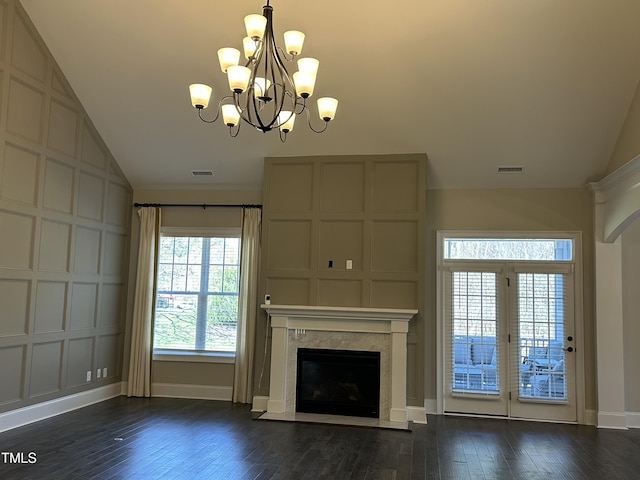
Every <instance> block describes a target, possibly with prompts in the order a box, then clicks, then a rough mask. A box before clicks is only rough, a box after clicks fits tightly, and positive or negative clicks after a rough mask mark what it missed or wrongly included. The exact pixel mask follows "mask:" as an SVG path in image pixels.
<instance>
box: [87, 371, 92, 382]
mask: <svg viewBox="0 0 640 480" xmlns="http://www.w3.org/2000/svg"><path fill="white" fill-rule="evenodd" d="M90 381H91V370H87V382H90Z"/></svg>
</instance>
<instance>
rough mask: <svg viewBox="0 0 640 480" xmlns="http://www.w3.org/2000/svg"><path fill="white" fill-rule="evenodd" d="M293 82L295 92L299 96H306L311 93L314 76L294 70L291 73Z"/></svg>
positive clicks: (314, 81) (314, 80)
mask: <svg viewBox="0 0 640 480" xmlns="http://www.w3.org/2000/svg"><path fill="white" fill-rule="evenodd" d="M293 83H294V84H295V86H296V93H297V94H298V96H299V97H302V98H307V97H310V96H311V95H313V87H314V86H315V83H316V77H315V76H314V75H312V74H311V73H309V72H300V71H299V72H296V73H294V74H293Z"/></svg>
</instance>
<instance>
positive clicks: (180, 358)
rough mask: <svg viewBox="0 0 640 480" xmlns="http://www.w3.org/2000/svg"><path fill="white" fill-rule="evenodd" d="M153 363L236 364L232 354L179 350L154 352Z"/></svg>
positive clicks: (234, 356)
mask: <svg viewBox="0 0 640 480" xmlns="http://www.w3.org/2000/svg"><path fill="white" fill-rule="evenodd" d="M153 361H154V362H190V363H228V364H235V363H236V354H235V353H234V352H188V351H181V350H154V351H153Z"/></svg>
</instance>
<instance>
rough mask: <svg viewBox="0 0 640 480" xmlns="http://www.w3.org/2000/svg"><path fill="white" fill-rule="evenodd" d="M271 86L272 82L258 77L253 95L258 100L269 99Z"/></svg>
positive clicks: (254, 84)
mask: <svg viewBox="0 0 640 480" xmlns="http://www.w3.org/2000/svg"><path fill="white" fill-rule="evenodd" d="M270 86H271V80H269V79H268V78H262V77H256V78H255V81H254V83H253V95H254V96H255V97H256V98H260V97H268V96H269V95H267V91H268V90H269V87H270Z"/></svg>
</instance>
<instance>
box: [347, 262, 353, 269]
mask: <svg viewBox="0 0 640 480" xmlns="http://www.w3.org/2000/svg"><path fill="white" fill-rule="evenodd" d="M346 267H347V270H351V269H352V268H353V260H347V265H346Z"/></svg>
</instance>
